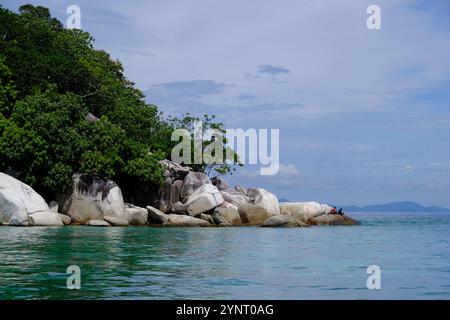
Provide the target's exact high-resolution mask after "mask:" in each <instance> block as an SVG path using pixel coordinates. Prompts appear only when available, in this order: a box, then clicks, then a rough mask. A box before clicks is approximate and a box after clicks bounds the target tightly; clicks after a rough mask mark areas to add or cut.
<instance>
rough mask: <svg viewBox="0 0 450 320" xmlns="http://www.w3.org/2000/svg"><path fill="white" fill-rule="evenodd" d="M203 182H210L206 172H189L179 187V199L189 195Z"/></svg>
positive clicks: (202, 184)
mask: <svg viewBox="0 0 450 320" xmlns="http://www.w3.org/2000/svg"><path fill="white" fill-rule="evenodd" d="M205 184H212V183H211V180H209V178H208V176H207V175H206V174H204V173H203V172H189V173H188V175H187V176H186V177H184V179H183V187H182V188H181V193H180V197H181V200H184V199H185V198H187V197H189V196H190V195H191V194H193V193H194V192H195V191H196V190H197V189H199V188H201V187H203V186H204V185H205Z"/></svg>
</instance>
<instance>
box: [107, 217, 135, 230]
mask: <svg viewBox="0 0 450 320" xmlns="http://www.w3.org/2000/svg"><path fill="white" fill-rule="evenodd" d="M103 218H104V220H105V221H106V222H108V223H109V224H111V225H113V226H117V227H126V226H129V225H130V224H129V223H128V221H127V220H124V219H120V218H117V217H109V216H104V217H103Z"/></svg>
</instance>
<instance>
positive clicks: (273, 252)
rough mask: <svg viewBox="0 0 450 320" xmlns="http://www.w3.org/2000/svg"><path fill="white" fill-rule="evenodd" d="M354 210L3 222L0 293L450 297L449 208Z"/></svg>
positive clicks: (121, 296) (128, 296) (15, 296)
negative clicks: (377, 282)
mask: <svg viewBox="0 0 450 320" xmlns="http://www.w3.org/2000/svg"><path fill="white" fill-rule="evenodd" d="M351 216H352V217H355V218H357V219H359V220H360V221H361V222H362V225H361V226H357V227H311V228H287V229H269V228H258V227H253V228H151V227H128V228H95V227H75V226H73V227H64V228H46V227H33V228H15V227H0V244H1V246H0V299H450V214H435V213H433V214H431V213H430V214H426V213H424V214H403V213H402V214H395V213H383V214H375V213H370V214H369V213H368V214H351ZM373 264H375V265H378V266H379V267H380V268H381V286H382V288H381V290H368V289H367V287H366V280H367V277H368V276H369V275H367V273H366V268H367V267H368V266H369V265H373ZM70 265H78V266H79V267H80V268H81V290H68V289H67V287H66V280H67V278H68V276H69V275H68V274H66V269H67V267H68V266H70Z"/></svg>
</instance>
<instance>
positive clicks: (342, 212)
mask: <svg viewBox="0 0 450 320" xmlns="http://www.w3.org/2000/svg"><path fill="white" fill-rule="evenodd" d="M337 214H340V215H341V216H343V215H344V211H342V208H340V209H339V211H338V212H337Z"/></svg>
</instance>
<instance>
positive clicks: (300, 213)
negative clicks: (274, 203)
mask: <svg viewBox="0 0 450 320" xmlns="http://www.w3.org/2000/svg"><path fill="white" fill-rule="evenodd" d="M280 209H281V214H284V215H288V216H292V217H295V218H297V219H300V220H302V221H303V222H306V223H308V222H309V220H310V219H312V218H315V217H319V216H321V215H324V214H327V213H329V212H331V207H330V206H328V205H325V204H320V203H318V202H284V203H281V204H280Z"/></svg>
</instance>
